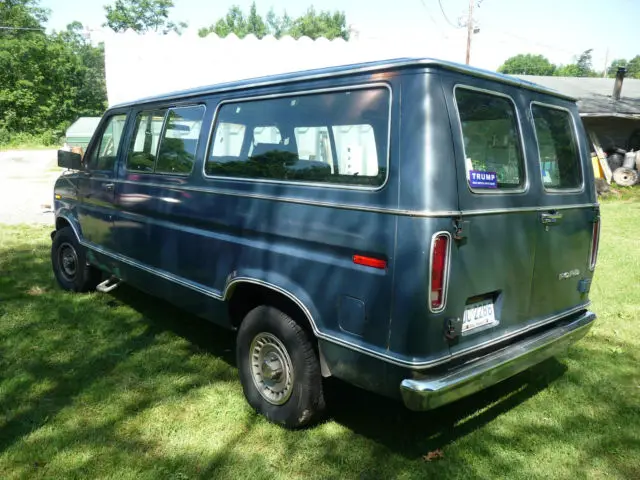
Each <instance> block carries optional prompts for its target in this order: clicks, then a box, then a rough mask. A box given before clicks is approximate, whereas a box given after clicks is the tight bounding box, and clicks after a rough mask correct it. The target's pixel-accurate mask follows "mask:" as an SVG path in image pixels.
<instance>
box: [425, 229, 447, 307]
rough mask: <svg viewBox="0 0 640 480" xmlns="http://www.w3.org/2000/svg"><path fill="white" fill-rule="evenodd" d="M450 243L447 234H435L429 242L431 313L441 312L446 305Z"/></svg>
mask: <svg viewBox="0 0 640 480" xmlns="http://www.w3.org/2000/svg"><path fill="white" fill-rule="evenodd" d="M450 242H451V235H450V234H449V233H447V232H441V233H437V234H436V235H434V237H433V240H432V241H431V272H430V275H429V301H430V302H431V303H430V309H431V311H432V312H439V311H441V310H443V309H444V306H445V303H446V298H447V295H446V293H447V291H446V288H447V280H448V278H447V277H448V266H449V247H450Z"/></svg>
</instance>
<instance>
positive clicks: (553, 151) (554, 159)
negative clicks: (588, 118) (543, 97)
mask: <svg viewBox="0 0 640 480" xmlns="http://www.w3.org/2000/svg"><path fill="white" fill-rule="evenodd" d="M531 112H532V113H533V124H534V125H535V129H536V138H537V140H538V151H539V152H540V171H541V174H542V183H543V185H544V187H545V188H549V189H575V188H580V186H581V185H582V169H581V168H580V153H579V151H578V146H577V143H576V137H575V132H574V130H573V126H572V119H571V114H570V113H569V112H568V111H566V110H559V109H557V108H552V107H548V106H544V105H538V104H533V105H532V107H531Z"/></svg>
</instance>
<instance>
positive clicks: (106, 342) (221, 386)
mask: <svg viewBox="0 0 640 480" xmlns="http://www.w3.org/2000/svg"><path fill="white" fill-rule="evenodd" d="M602 212H603V231H602V244H601V249H600V259H599V265H598V269H597V271H596V281H595V284H594V286H593V290H592V299H593V302H594V305H593V308H594V310H595V311H596V312H597V313H598V315H599V320H598V323H597V325H596V326H595V327H594V328H593V329H592V331H591V333H590V334H589V335H588V336H587V337H586V338H585V339H584V340H582V341H581V342H580V343H578V344H576V345H575V346H573V347H572V348H571V349H570V350H569V352H568V354H566V355H564V356H561V357H559V358H558V359H551V360H548V361H546V362H544V363H543V364H541V365H539V366H537V367H535V368H534V369H532V370H530V371H527V372H524V373H522V374H520V375H518V376H516V377H514V378H512V379H510V380H507V381H505V382H503V383H502V384H500V385H497V386H495V387H492V388H491V389H489V390H487V391H484V392H482V393H480V394H477V395H474V396H472V397H470V398H468V399H465V400H462V401H461V402H458V403H456V404H454V405H450V406H447V407H444V408H442V409H440V410H438V411H435V412H431V413H420V414H417V413H412V412H409V411H407V410H405V409H404V408H403V407H402V406H401V405H400V404H399V403H396V402H393V401H390V400H386V399H384V398H380V397H378V396H376V395H373V394H370V393H366V392H362V391H360V390H358V389H356V388H353V387H349V386H347V385H344V384H342V383H340V382H337V381H334V382H330V383H329V384H328V389H329V395H330V402H331V403H330V404H331V411H330V415H329V419H328V420H327V421H326V422H325V423H323V424H321V425H319V426H317V427H315V428H312V429H309V430H305V431H298V432H288V431H285V430H283V429H281V428H279V427H277V426H274V425H271V424H269V423H268V422H266V421H265V420H264V419H263V418H262V417H260V416H258V415H256V414H255V413H253V412H252V411H251V409H250V408H249V407H248V406H247V404H246V403H245V401H244V398H243V396H242V391H241V387H240V384H239V382H238V380H237V370H236V368H235V366H234V360H233V356H234V355H233V352H234V337H233V335H232V334H231V333H229V332H226V331H224V330H221V329H218V328H216V327H215V326H213V325H211V324H208V323H207V322H205V321H202V320H199V319H197V318H194V317H192V316H190V315H188V314H185V313H183V312H181V311H180V310H178V309H176V308H173V307H171V306H170V305H167V304H166V303H164V302H162V301H160V300H157V299H153V298H150V297H148V296H146V295H144V294H142V293H139V292H137V291H135V290H133V289H131V288H128V287H126V286H123V287H121V288H120V289H118V290H116V291H115V292H114V293H113V294H111V295H102V294H90V295H73V294H69V293H64V292H62V291H61V290H59V289H58V288H57V287H56V285H55V284H54V281H53V279H52V275H51V272H50V266H49V253H48V252H49V244H50V242H49V240H48V232H49V229H47V228H34V227H24V226H19V227H13V226H3V228H2V230H1V231H0V478H3V479H13V478H47V479H49V478H60V479H71V478H114V479H118V480H124V479H158V478H162V479H165V478H167V479H192V478H245V479H249V478H250V479H254V478H265V479H274V478H275V479H277V478H300V479H303V478H304V479H306V478H323V479H324V478H336V479H338V478H340V479H342V478H360V479H365V478H372V479H373V478H383V479H391V478H398V479H409V478H419V479H425V478H487V479H493V478H522V479H531V478H540V479H548V478H567V479H569V478H571V479H573V478H604V477H607V478H626V479H630V478H640V340H638V336H639V333H638V332H639V330H640V328H639V327H640V324H639V322H640V291H639V289H638V284H639V283H640V282H639V281H640V273H639V272H640V248H639V247H640V242H639V241H638V238H640V202H639V201H633V200H624V201H615V202H614V201H607V202H606V203H605V204H603V206H602ZM436 449H442V451H443V454H444V457H443V458H442V459H440V460H437V461H433V462H425V461H423V460H422V456H423V455H426V454H427V453H428V452H430V451H433V450H436Z"/></svg>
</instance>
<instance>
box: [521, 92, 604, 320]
mask: <svg viewBox="0 0 640 480" xmlns="http://www.w3.org/2000/svg"><path fill="white" fill-rule="evenodd" d="M531 114H532V118H533V125H534V128H535V136H536V140H537V145H538V152H539V159H540V174H541V176H542V186H543V192H544V193H543V196H544V198H543V204H544V205H547V206H545V207H544V208H543V209H542V210H541V211H540V212H539V214H538V219H537V235H536V237H537V242H536V255H535V266H534V273H533V288H532V301H531V313H530V316H531V317H532V318H533V319H542V318H549V317H551V316H553V315H554V314H562V313H563V312H566V311H569V310H571V309H575V308H580V307H583V306H584V305H585V303H586V302H587V300H588V298H587V294H588V289H589V284H590V281H591V278H592V276H593V274H592V269H593V267H594V265H593V264H595V255H596V253H597V241H598V239H597V236H598V232H599V214H598V209H597V207H595V206H594V198H593V192H592V190H593V188H592V187H589V185H592V183H591V175H590V173H591V172H590V171H589V170H588V168H589V165H590V161H589V159H588V158H587V157H588V152H586V151H581V150H584V148H582V149H581V148H580V147H581V143H580V142H579V141H578V138H581V137H579V136H578V130H577V125H579V123H578V122H579V118H578V117H577V113H575V112H574V113H572V112H571V111H570V110H568V109H565V108H562V107H559V106H556V105H549V104H545V103H538V102H534V103H532V104H531ZM580 133H582V131H580ZM594 235H595V238H594Z"/></svg>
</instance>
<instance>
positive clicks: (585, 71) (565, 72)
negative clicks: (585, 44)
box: [555, 48, 597, 77]
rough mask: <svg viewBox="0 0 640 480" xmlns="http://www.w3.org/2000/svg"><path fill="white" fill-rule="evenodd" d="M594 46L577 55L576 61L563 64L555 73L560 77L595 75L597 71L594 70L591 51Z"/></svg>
mask: <svg viewBox="0 0 640 480" xmlns="http://www.w3.org/2000/svg"><path fill="white" fill-rule="evenodd" d="M592 51H593V49H592V48H590V49H589V50H585V51H584V52H582V53H581V54H580V55H578V56H576V57H575V63H570V64H569V65H562V66H559V67H558V68H557V69H556V72H555V75H556V76H558V77H595V76H597V74H596V72H595V71H594V70H593V66H592V63H593V62H592V59H591V52H592Z"/></svg>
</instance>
